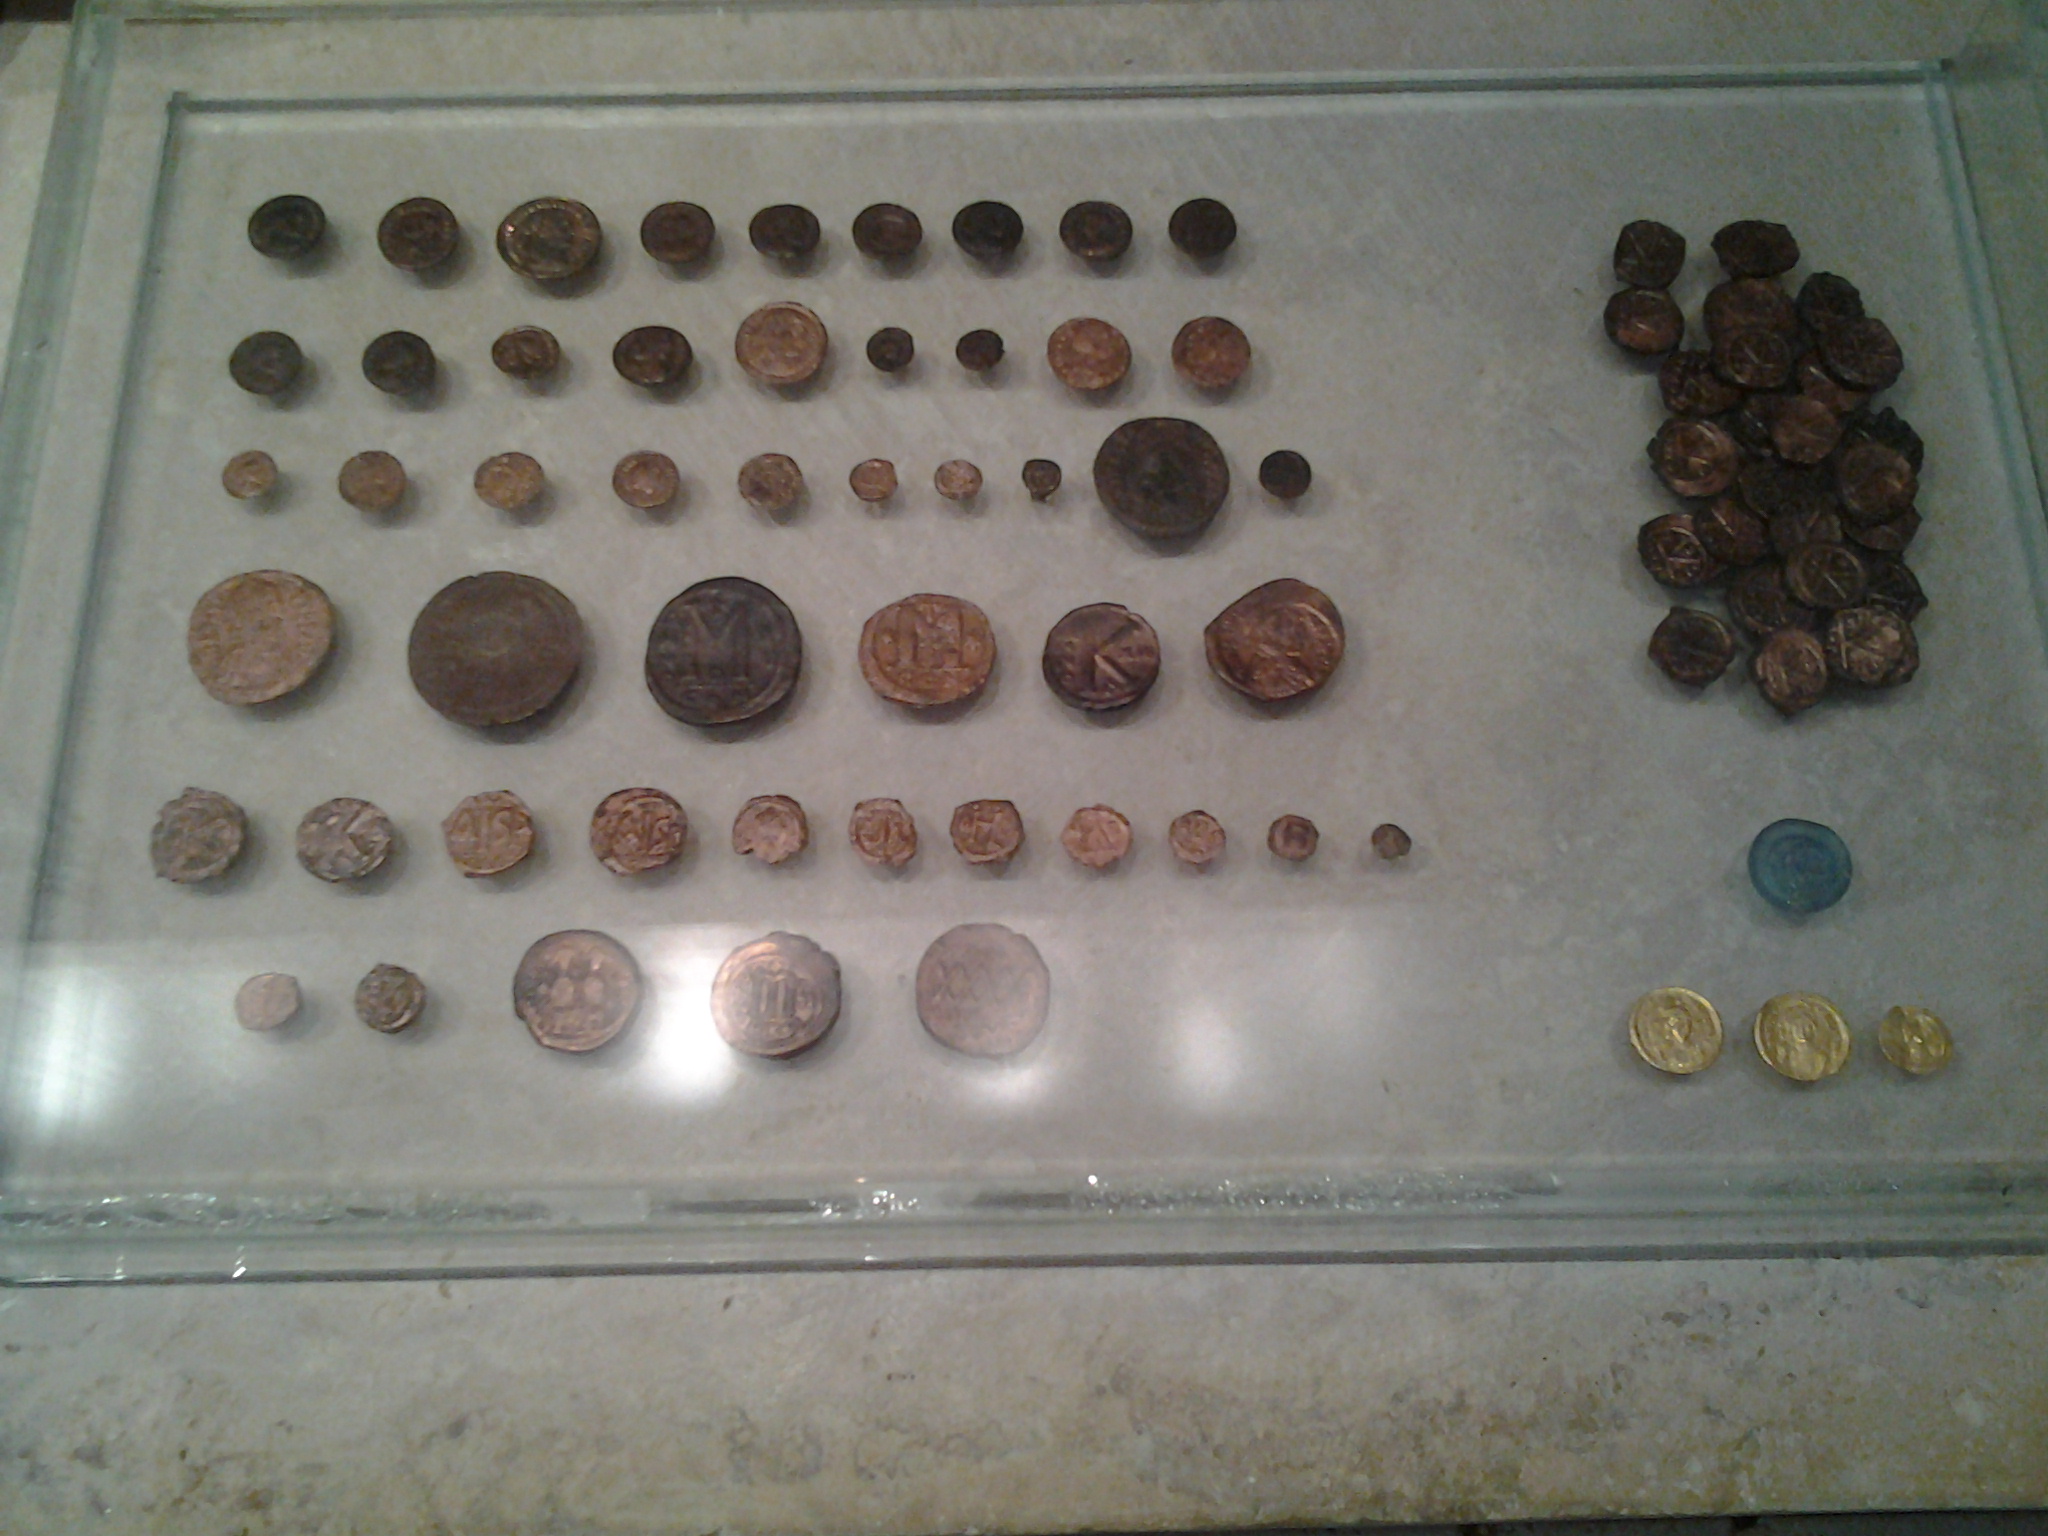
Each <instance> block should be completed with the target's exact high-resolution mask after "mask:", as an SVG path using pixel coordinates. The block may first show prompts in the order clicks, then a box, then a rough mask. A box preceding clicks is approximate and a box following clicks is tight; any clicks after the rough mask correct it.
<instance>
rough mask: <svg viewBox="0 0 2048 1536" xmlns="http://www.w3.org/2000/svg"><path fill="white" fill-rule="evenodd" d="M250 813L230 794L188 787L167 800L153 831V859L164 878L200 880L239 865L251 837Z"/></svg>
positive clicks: (189, 882) (180, 881) (188, 882)
mask: <svg viewBox="0 0 2048 1536" xmlns="http://www.w3.org/2000/svg"><path fill="white" fill-rule="evenodd" d="M248 836H249V818H248V816H247V815H246V814H244V812H243V810H242V808H241V807H240V806H239V805H237V804H235V802H234V801H232V800H230V799H229V798H228V797H227V796H226V795H223V794H220V793H219V792H218V791H215V790H211V789H192V788H187V789H186V790H185V792H184V793H183V794H181V795H179V796H178V798H177V799H175V800H169V801H166V802H165V803H164V805H163V807H162V808H161V809H160V810H159V811H158V812H157V813H156V825H155V826H154V827H152V828H151V829H150V833H149V863H150V867H151V868H152V869H154V870H155V871H156V873H157V878H158V879H160V880H168V881H170V882H171V883H172V884H174V885H196V884H198V883H199V882H200V881H202V880H212V879H216V878H218V877H219V876H221V875H224V874H226V873H227V872H228V870H229V869H231V868H233V867H234V862H235V860H236V859H238V858H240V857H241V856H242V846H243V844H244V843H245V842H246V841H247V840H248Z"/></svg>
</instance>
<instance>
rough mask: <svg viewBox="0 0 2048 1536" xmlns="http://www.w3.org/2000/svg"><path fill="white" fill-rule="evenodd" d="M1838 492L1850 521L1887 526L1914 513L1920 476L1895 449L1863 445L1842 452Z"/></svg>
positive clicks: (1909, 461)
mask: <svg viewBox="0 0 2048 1536" xmlns="http://www.w3.org/2000/svg"><path fill="white" fill-rule="evenodd" d="M1835 490H1836V494H1837V495H1838V496H1839V497H1840V498H1841V503H1842V513H1843V515H1844V516H1845V517H1846V518H1847V519H1848V520H1849V521H1850V522H1852V523H1884V522H1890V521H1891V520H1892V519H1893V518H1896V517H1900V516H1902V515H1904V514H1905V513H1907V512H1910V511H1912V510H1913V502H1914V500H1915V498H1917V497H1918V496H1919V494H1920V476H1919V475H1918V474H1917V473H1916V472H1915V471H1914V469H1913V464H1912V461H1911V460H1909V459H1908V458H1907V457H1906V456H1905V455H1904V454H1903V453H1900V452H1899V451H1898V450H1897V449H1896V448H1891V447H1887V446H1886V445H1885V444H1883V443H1876V442H1861V443H1856V444H1854V445H1853V446H1851V447H1849V448H1847V449H1845V450H1844V451H1843V453H1842V457H1841V460H1840V462H1839V463H1837V464H1836V466H1835Z"/></svg>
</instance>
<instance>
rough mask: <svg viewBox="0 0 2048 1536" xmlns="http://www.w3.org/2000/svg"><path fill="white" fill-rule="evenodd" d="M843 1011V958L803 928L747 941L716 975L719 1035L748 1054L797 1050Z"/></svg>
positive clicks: (715, 1020)
mask: <svg viewBox="0 0 2048 1536" xmlns="http://www.w3.org/2000/svg"><path fill="white" fill-rule="evenodd" d="M838 1017H839V962H838V961H837V960H836V959H834V958H833V957H832V955H831V954H830V953H829V952H828V951H826V950H823V949H820V948H819V947H818V946H817V945H816V944H814V943H812V942H811V940H809V939H807V938H804V937H803V936H802V935H801V934H795V933H771V934H769V935H768V936H767V937H766V938H764V939H756V940H754V942H753V943H751V944H742V945H741V946H740V947H739V948H738V949H736V950H734V951H733V952H732V953H731V954H729V955H727V956H726V957H725V964H723V965H721V966H720V967H719V968H718V974H717V976H715V977H713V978H712V981H711V1021H712V1023H714V1024H716V1025H717V1026H718V1034H719V1038H721V1039H722V1040H724V1041H725V1043H726V1044H727V1045H729V1046H731V1047H732V1048H733V1049H734V1050H736V1051H744V1052H746V1053H747V1054H748V1055H749V1056H770V1057H774V1056H794V1055H795V1054H796V1053H797V1052H798V1051H801V1050H803V1049H805V1048H806V1047H808V1046H813V1045H816V1044H817V1043H818V1041H819V1040H821V1039H822V1038H824V1035H825V1031H826V1030H828V1029H830V1028H831V1027H832V1024H833V1021H834V1020H835V1019H837V1018H838Z"/></svg>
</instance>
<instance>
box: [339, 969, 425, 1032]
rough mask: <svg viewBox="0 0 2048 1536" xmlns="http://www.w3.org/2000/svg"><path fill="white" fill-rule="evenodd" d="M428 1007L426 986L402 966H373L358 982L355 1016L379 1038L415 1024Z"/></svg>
mask: <svg viewBox="0 0 2048 1536" xmlns="http://www.w3.org/2000/svg"><path fill="white" fill-rule="evenodd" d="M426 1006H427V984H426V983H425V982H423V981H421V980H420V979H419V977H417V976H415V975H414V974H413V973H412V972H411V971H408V970H407V969H406V968H405V967H404V966H402V965H388V964H387V965H373V966H371V967H370V969H369V971H368V973H367V974H365V975H364V977H363V979H362V980H361V981H359V982H357V983H356V1017H357V1018H359V1019H361V1020H362V1021H363V1022H364V1023H365V1024H367V1025H369V1026H370V1028H372V1029H374V1030H376V1031H377V1032H378V1033H379V1034H380V1035H395V1034H397V1033H398V1032H399V1031H400V1030H401V1029H404V1028H406V1027H407V1026H408V1025H411V1024H413V1023H415V1022H416V1021H417V1020H418V1019H419V1016H420V1013H421V1011H422V1010H423V1009H424V1008H425V1007H426Z"/></svg>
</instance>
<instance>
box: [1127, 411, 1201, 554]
mask: <svg viewBox="0 0 2048 1536" xmlns="http://www.w3.org/2000/svg"><path fill="white" fill-rule="evenodd" d="M1229 493H1230V466H1229V464H1227V463H1226V462H1225V461H1224V458H1223V450H1222V449H1221V448H1219V447H1218V446H1217V445H1216V439H1215V438H1213V437H1211V436H1210V435H1209V434H1208V433H1207V432H1205V431H1203V430H1202V428H1200V427H1198V426H1196V425H1195V423H1193V422H1192V421H1181V420H1178V419H1177V418H1175V417H1171V416H1144V417H1140V418H1138V419H1137V420H1135V421H1127V422H1125V423H1124V424H1123V425H1122V426H1120V427H1118V428H1117V429H1116V430H1115V431H1114V432H1112V433H1110V434H1109V436H1108V437H1107V438H1105V439H1104V440H1103V444H1102V446H1101V448H1099V449H1097V450H1096V454H1095V494H1096V495H1098V496H1100V497H1101V498H1102V504H1103V505H1104V506H1105V507H1107V508H1108V509H1109V511H1110V515H1111V516H1113V517H1114V518H1115V519H1116V520H1117V521H1118V522H1120V523H1122V524H1123V525H1124V526H1125V527H1126V528H1128V529H1130V530H1131V531H1132V532H1133V533H1139V534H1143V535H1144V536H1145V537H1146V538H1151V539H1169V538H1188V537H1192V536H1193V535H1195V534H1198V533H1200V532H1202V531H1203V530H1204V529H1205V528H1207V527H1208V526H1209V524H1210V523H1212V522H1214V521H1215V520H1216V513H1217V512H1218V510H1219V509H1221V507H1222V506H1223V498H1224V497H1225V496H1227V495H1228V494H1229Z"/></svg>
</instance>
